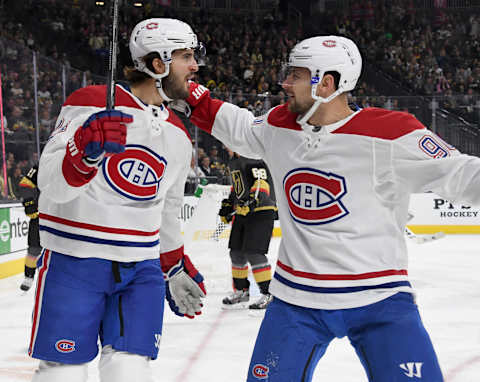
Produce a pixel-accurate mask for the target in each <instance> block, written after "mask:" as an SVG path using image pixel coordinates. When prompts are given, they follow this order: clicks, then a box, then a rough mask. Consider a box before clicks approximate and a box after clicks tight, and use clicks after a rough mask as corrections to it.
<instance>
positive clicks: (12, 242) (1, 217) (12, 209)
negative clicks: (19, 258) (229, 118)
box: [0, 204, 29, 255]
mask: <svg viewBox="0 0 480 382" xmlns="http://www.w3.org/2000/svg"><path fill="white" fill-rule="evenodd" d="M28 221H29V218H28V217H27V216H26V215H25V212H24V209H23V207H22V205H20V204H18V205H17V204H15V205H9V206H8V207H6V206H0V255H3V254H6V253H11V252H16V251H20V250H22V249H26V248H27V238H28Z"/></svg>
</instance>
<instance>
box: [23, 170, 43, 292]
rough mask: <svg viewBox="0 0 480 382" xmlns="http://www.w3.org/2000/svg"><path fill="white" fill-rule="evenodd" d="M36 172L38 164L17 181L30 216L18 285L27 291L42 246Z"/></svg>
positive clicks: (26, 211)
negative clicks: (23, 265) (39, 229)
mask: <svg viewBox="0 0 480 382" xmlns="http://www.w3.org/2000/svg"><path fill="white" fill-rule="evenodd" d="M37 173H38V165H34V166H32V168H31V169H30V170H29V171H28V173H27V175H25V176H24V177H22V179H21V180H20V183H19V186H20V187H21V188H20V190H21V191H20V194H21V195H22V204H23V208H24V209H25V215H27V216H28V217H29V218H30V221H29V222H28V238H27V243H28V248H27V256H26V257H25V268H24V274H25V278H24V279H23V282H22V284H21V285H20V289H21V290H23V291H25V292H26V291H28V290H29V289H30V288H31V286H32V284H33V279H34V277H35V270H36V267H37V258H38V256H39V255H40V253H41V252H42V248H41V247H40V233H39V231H38V197H39V195H40V192H39V190H38V187H37Z"/></svg>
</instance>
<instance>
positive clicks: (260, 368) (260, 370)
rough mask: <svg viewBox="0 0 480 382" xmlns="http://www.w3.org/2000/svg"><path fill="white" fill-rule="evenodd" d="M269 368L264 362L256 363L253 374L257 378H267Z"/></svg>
mask: <svg viewBox="0 0 480 382" xmlns="http://www.w3.org/2000/svg"><path fill="white" fill-rule="evenodd" d="M269 370H270V369H269V368H268V367H267V366H265V365H262V364H256V365H255V366H254V367H253V369H252V374H253V376H254V377H255V378H258V379H267V378H268V372H269Z"/></svg>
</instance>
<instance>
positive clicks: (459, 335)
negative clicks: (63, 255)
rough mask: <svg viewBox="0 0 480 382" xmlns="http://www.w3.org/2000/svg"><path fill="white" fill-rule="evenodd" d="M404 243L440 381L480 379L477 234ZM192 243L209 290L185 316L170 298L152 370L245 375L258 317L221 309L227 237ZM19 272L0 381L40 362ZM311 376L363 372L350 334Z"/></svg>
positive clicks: (1, 291) (162, 374) (192, 375)
mask: <svg viewBox="0 0 480 382" xmlns="http://www.w3.org/2000/svg"><path fill="white" fill-rule="evenodd" d="M278 244H279V239H274V240H273V241H272V244H271V246H270V252H269V258H270V259H271V261H272V263H273V262H274V260H275V257H276V255H275V254H276V252H277V248H278ZM408 246H409V251H410V270H409V274H410V280H411V282H412V284H413V285H414V287H415V288H416V290H417V292H418V300H417V301H418V304H419V307H420V312H421V314H422V317H423V321H424V324H425V326H426V328H427V330H428V331H429V333H430V336H431V338H432V341H433V343H434V346H435V348H436V351H437V355H438V357H439V359H440V364H441V366H442V370H443V373H444V376H445V381H446V382H478V381H480V236H473V235H472V236H468V235H455V236H448V237H446V238H444V239H441V240H438V241H435V242H430V243H426V244H416V243H414V242H412V241H409V243H408ZM194 248H195V249H194V251H193V252H194V253H191V257H192V259H193V261H194V263H195V264H196V265H197V266H198V268H199V269H200V270H201V272H202V273H203V275H204V276H205V278H206V285H207V290H208V297H207V299H206V304H205V308H204V312H203V314H202V315H201V316H199V317H197V318H195V319H194V320H189V319H185V318H179V317H176V316H175V315H173V314H172V313H171V312H170V311H169V309H168V306H167V308H166V312H165V325H164V331H163V338H162V343H161V349H160V354H159V357H158V359H157V360H156V361H154V362H152V363H151V364H152V368H153V370H154V374H155V376H156V378H157V380H158V381H159V382H237V381H238V382H240V381H245V379H246V373H247V368H248V364H249V361H250V355H251V352H252V349H253V345H254V342H255V337H256V334H257V330H258V327H259V325H260V322H261V320H262V317H261V315H258V314H257V315H252V314H251V313H249V311H246V310H243V311H223V310H222V309H221V306H220V302H221V299H222V297H223V296H224V295H225V294H226V293H227V292H229V291H230V288H231V279H230V261H229V257H228V252H227V248H226V242H225V241H224V240H222V241H220V242H218V243H199V244H196V245H195V247H194ZM21 279H22V277H21V275H18V276H15V277H10V278H7V279H3V280H0V382H7V381H8V382H17V381H29V380H30V378H31V376H32V373H33V371H34V369H35V367H36V364H37V361H36V360H33V359H31V358H29V357H28V356H27V355H26V349H27V345H28V340H29V331H30V320H31V310H32V304H33V296H34V291H33V290H31V291H29V292H27V293H23V292H21V291H20V289H19V285H20V283H21ZM59 303H61V302H59ZM138 324H139V325H141V322H139V323H138ZM89 373H90V377H89V382H93V381H96V382H97V381H98V373H97V371H96V360H95V361H94V362H93V363H92V364H91V365H90V370H89ZM415 380H418V379H416V378H414V379H412V382H415ZM313 381H314V382H320V381H322V382H325V381H327V382H333V381H334V382H366V381H367V378H366V376H365V372H364V371H363V368H362V367H361V365H360V362H359V361H358V360H357V358H356V356H355V353H354V351H353V348H351V346H350V345H349V343H348V340H347V339H341V340H336V341H334V342H332V344H331V345H330V347H329V348H328V350H327V353H326V354H325V356H324V357H323V358H322V359H321V360H320V362H319V365H318V367H317V369H316V372H315V375H314V378H313ZM419 381H420V380H419Z"/></svg>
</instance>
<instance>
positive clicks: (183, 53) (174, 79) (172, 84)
mask: <svg viewBox="0 0 480 382" xmlns="http://www.w3.org/2000/svg"><path fill="white" fill-rule="evenodd" d="M197 71H198V64H197V61H196V60H195V57H194V53H193V49H180V50H176V51H174V52H173V53H172V63H171V64H170V73H169V74H168V76H167V77H166V78H165V79H164V80H163V90H164V91H165V94H167V96H169V97H170V98H172V99H186V98H188V96H189V95H190V92H189V86H188V81H189V80H192V79H193V76H194V73H195V72H197Z"/></svg>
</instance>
